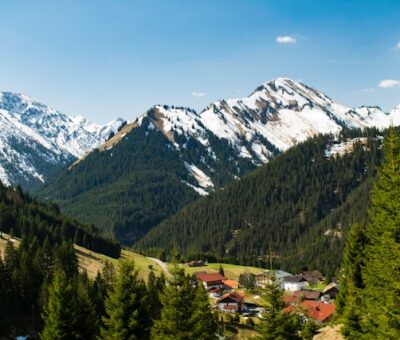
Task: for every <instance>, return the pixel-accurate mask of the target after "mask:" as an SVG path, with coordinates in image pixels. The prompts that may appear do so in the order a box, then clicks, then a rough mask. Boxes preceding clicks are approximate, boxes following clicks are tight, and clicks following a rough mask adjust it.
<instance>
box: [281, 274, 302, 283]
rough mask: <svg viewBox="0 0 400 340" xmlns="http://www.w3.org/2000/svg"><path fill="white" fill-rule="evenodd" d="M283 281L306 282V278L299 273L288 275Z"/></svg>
mask: <svg viewBox="0 0 400 340" xmlns="http://www.w3.org/2000/svg"><path fill="white" fill-rule="evenodd" d="M284 281H285V282H291V283H296V282H306V281H307V280H306V279H305V278H304V277H302V276H299V275H295V276H288V277H285V278H284Z"/></svg>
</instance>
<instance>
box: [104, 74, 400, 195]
mask: <svg viewBox="0 0 400 340" xmlns="http://www.w3.org/2000/svg"><path fill="white" fill-rule="evenodd" d="M391 123H393V124H395V125H398V124H400V105H399V106H398V107H397V108H396V109H394V110H393V111H392V112H391V113H385V112H383V111H382V110H381V109H380V108H379V107H366V106H362V107H359V108H355V109H353V108H349V107H346V106H344V105H341V104H338V103H336V102H335V101H333V100H332V99H331V98H329V97H328V96H326V95H325V94H324V93H322V92H319V91H317V90H315V89H313V88H311V87H309V86H307V85H304V84H302V83H299V82H296V81H293V80H290V79H287V78H278V79H275V80H272V81H270V82H267V83H265V84H262V85H261V86H259V87H258V88H257V89H256V90H255V91H254V92H253V93H252V94H250V95H249V96H248V97H245V98H240V99H230V100H220V101H217V102H215V103H212V104H211V105H209V106H208V107H207V108H206V109H205V110H203V111H202V112H200V113H197V112H196V111H194V110H191V109H188V108H176V107H168V106H160V105H157V106H154V107H153V108H152V109H150V110H149V111H147V112H146V113H144V114H143V115H142V116H140V117H139V118H138V119H137V120H136V121H135V122H133V123H131V124H130V125H128V126H127V130H125V131H121V134H119V135H117V136H115V137H114V138H113V139H111V140H110V142H111V143H107V148H108V149H109V148H111V147H112V145H114V144H115V143H117V142H118V140H120V139H121V138H123V137H125V136H126V135H127V133H129V132H130V131H131V130H132V129H133V128H137V127H139V126H143V127H146V128H147V129H149V130H152V129H157V130H159V131H160V132H162V133H163V134H164V136H165V137H166V138H167V139H168V140H169V142H170V143H171V145H172V146H173V147H174V148H175V149H176V150H177V151H178V152H180V153H181V156H182V160H183V161H184V162H185V164H186V167H187V169H188V171H189V172H191V173H192V175H193V177H194V178H195V179H196V181H197V184H198V185H197V186H193V184H189V185H192V186H193V188H194V189H195V190H197V191H198V192H199V193H203V194H204V190H206V189H207V188H210V187H212V186H213V185H214V184H216V183H214V182H215V181H214V180H212V177H213V176H214V177H215V175H216V173H218V170H217V169H216V165H217V164H218V163H221V162H222V160H221V159H218V158H219V157H220V156H221V155H217V154H216V153H217V151H216V149H221V146H220V145H216V140H219V141H223V142H224V143H225V149H231V150H230V151H229V152H228V154H229V157H230V158H231V161H232V162H234V163H236V165H235V168H238V167H239V165H238V164H239V162H240V159H242V160H248V161H249V162H251V163H252V164H254V165H259V164H262V163H266V162H268V160H270V159H271V158H272V157H273V156H274V155H275V154H277V153H279V152H283V151H285V150H287V149H288V148H289V147H291V146H293V145H295V144H296V143H299V142H301V141H304V140H306V139H307V138H309V137H311V136H314V135H316V134H320V133H334V134H335V133H338V132H339V131H341V130H342V129H343V128H346V127H347V128H366V127H378V128H384V127H388V126H389V125H390V124H391ZM190 143H191V144H192V145H193V144H194V143H195V144H196V145H197V146H196V148H197V155H198V157H197V159H196V158H195V157H192V158H191V159H188V157H187V156H186V154H187V152H186V149H187V147H188V145H189V144H190ZM200 149H201V151H199V150H200ZM206 158H207V159H208V160H207V161H206ZM246 166H247V167H248V164H247V165H246ZM242 173H243V172H241V171H240V169H238V171H236V170H234V169H231V170H230V175H232V176H234V177H236V176H239V175H241V174H242Z"/></svg>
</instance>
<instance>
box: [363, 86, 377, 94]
mask: <svg viewBox="0 0 400 340" xmlns="http://www.w3.org/2000/svg"><path fill="white" fill-rule="evenodd" d="M374 91H375V88H374V87H369V88H367V89H364V90H362V92H366V93H371V92H374Z"/></svg>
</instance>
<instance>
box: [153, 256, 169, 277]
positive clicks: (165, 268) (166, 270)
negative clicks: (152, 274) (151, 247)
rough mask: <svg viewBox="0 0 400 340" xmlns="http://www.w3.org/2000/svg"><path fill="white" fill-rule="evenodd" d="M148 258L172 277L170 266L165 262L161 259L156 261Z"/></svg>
mask: <svg viewBox="0 0 400 340" xmlns="http://www.w3.org/2000/svg"><path fill="white" fill-rule="evenodd" d="M147 258H148V259H149V260H152V261H154V262H156V263H157V264H158V265H159V266H160V267H161V269H162V270H163V271H164V273H166V274H167V275H168V276H171V272H170V271H169V269H168V266H167V264H166V263H165V262H163V261H161V260H159V259H156V258H154V257H147Z"/></svg>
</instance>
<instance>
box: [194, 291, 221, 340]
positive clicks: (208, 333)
mask: <svg viewBox="0 0 400 340" xmlns="http://www.w3.org/2000/svg"><path fill="white" fill-rule="evenodd" d="M195 294H196V295H195V297H194V300H193V314H192V317H191V319H190V321H189V322H190V323H191V324H193V329H192V339H201V340H212V339H217V333H218V323H217V318H216V316H215V315H214V314H213V313H212V311H211V306H210V302H209V300H208V295H207V292H206V290H205V288H204V286H203V285H202V284H198V285H197V288H196V293H195Z"/></svg>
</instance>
